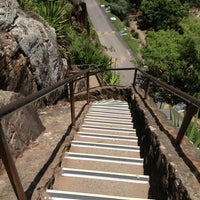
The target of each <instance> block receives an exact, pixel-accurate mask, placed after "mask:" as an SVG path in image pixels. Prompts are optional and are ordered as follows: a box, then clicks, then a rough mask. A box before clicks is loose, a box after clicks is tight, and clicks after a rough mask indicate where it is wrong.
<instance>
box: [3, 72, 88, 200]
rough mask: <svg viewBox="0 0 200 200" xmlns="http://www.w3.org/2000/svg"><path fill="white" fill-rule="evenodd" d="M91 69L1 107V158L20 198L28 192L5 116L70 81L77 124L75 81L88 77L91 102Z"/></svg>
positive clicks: (71, 102)
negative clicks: (10, 143) (7, 135)
mask: <svg viewBox="0 0 200 200" xmlns="http://www.w3.org/2000/svg"><path fill="white" fill-rule="evenodd" d="M89 71H90V70H89V69H85V70H81V71H79V72H77V73H75V74H73V75H72V76H70V77H68V78H66V79H64V80H60V81H58V82H57V83H56V84H54V85H52V86H48V87H46V88H43V89H41V90H40V91H38V92H35V93H33V94H30V95H28V96H26V97H21V98H19V99H17V100H15V101H13V102H11V103H9V104H7V105H5V106H3V107H1V108H0V158H1V159H2V161H3V164H4V166H5V169H6V171H7V174H8V177H9V179H10V182H11V184H12V187H13V189H14V192H15V195H16V197H17V199H18V200H27V197H26V194H25V192H24V189H23V186H22V183H21V181H20V178H19V174H18V172H17V168H16V166H15V163H14V161H13V158H12V155H11V152H10V149H9V146H8V142H7V140H6V138H5V134H4V131H3V127H2V124H1V120H2V118H4V117H5V116H7V115H9V114H11V113H13V112H15V111H17V110H19V109H21V108H23V107H26V106H28V105H29V104H32V103H34V102H35V101H37V100H39V99H41V98H42V97H44V96H46V95H48V94H50V93H52V92H54V91H56V90H57V89H59V88H61V87H63V86H65V85H66V84H68V83H69V86H70V104H71V123H72V126H74V125H75V106H74V81H76V79H77V78H78V77H81V76H82V75H85V76H86V78H87V103H89V76H90V74H89Z"/></svg>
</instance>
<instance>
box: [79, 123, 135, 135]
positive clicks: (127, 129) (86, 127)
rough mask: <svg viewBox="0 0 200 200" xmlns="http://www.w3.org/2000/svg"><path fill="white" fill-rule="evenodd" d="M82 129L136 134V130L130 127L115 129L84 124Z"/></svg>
mask: <svg viewBox="0 0 200 200" xmlns="http://www.w3.org/2000/svg"><path fill="white" fill-rule="evenodd" d="M81 129H90V130H106V131H112V132H113V131H117V132H120V131H121V132H129V133H130V132H132V133H135V132H136V129H134V128H132V127H130V128H127V127H113V126H98V125H87V124H83V125H82V126H81Z"/></svg>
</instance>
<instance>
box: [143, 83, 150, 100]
mask: <svg viewBox="0 0 200 200" xmlns="http://www.w3.org/2000/svg"><path fill="white" fill-rule="evenodd" d="M149 88H150V79H147V84H146V88H145V94H144V99H148V96H149Z"/></svg>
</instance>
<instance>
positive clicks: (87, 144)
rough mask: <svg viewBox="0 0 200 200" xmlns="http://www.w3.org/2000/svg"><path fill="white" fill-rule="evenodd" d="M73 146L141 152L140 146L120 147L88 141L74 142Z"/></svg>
mask: <svg viewBox="0 0 200 200" xmlns="http://www.w3.org/2000/svg"><path fill="white" fill-rule="evenodd" d="M71 146H78V147H90V148H101V149H115V150H117V149H119V150H124V151H136V152H138V151H140V148H139V147H138V146H133V145H119V144H108V143H95V142H86V141H72V144H71Z"/></svg>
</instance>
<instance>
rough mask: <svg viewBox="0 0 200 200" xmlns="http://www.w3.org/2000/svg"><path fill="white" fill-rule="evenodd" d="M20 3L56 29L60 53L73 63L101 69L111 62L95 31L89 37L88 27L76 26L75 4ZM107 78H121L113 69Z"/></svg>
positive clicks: (58, 0) (40, 0) (47, 0)
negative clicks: (73, 18)
mask: <svg viewBox="0 0 200 200" xmlns="http://www.w3.org/2000/svg"><path fill="white" fill-rule="evenodd" d="M19 4H20V5H21V6H22V7H23V8H24V9H33V10H34V11H35V12H36V13H38V15H39V16H41V17H42V18H43V19H44V20H45V21H46V23H48V24H49V25H50V26H52V27H53V28H54V29H55V31H56V35H57V42H58V45H59V49H60V52H61V54H62V56H63V57H65V58H67V59H68V60H70V63H71V64H72V65H77V66H82V67H81V68H85V67H88V66H93V68H94V66H96V68H99V69H107V68H109V67H110V66H111V65H112V62H111V59H110V58H109V57H108V56H107V55H105V54H104V49H103V47H102V46H101V44H100V42H99V40H98V37H97V35H96V34H95V32H94V31H93V30H91V32H90V35H89V36H88V34H87V33H86V30H81V29H78V28H77V26H78V23H75V25H73V23H72V21H71V14H72V11H73V5H72V4H71V3H70V2H69V1H68V0H34V1H32V0H19ZM77 30H78V31H77ZM91 64H95V65H91ZM104 79H105V80H106V82H108V83H109V80H110V82H112V83H113V84H114V83H118V82H119V77H118V76H116V74H114V73H111V72H109V73H108V72H107V73H105V77H104Z"/></svg>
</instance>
